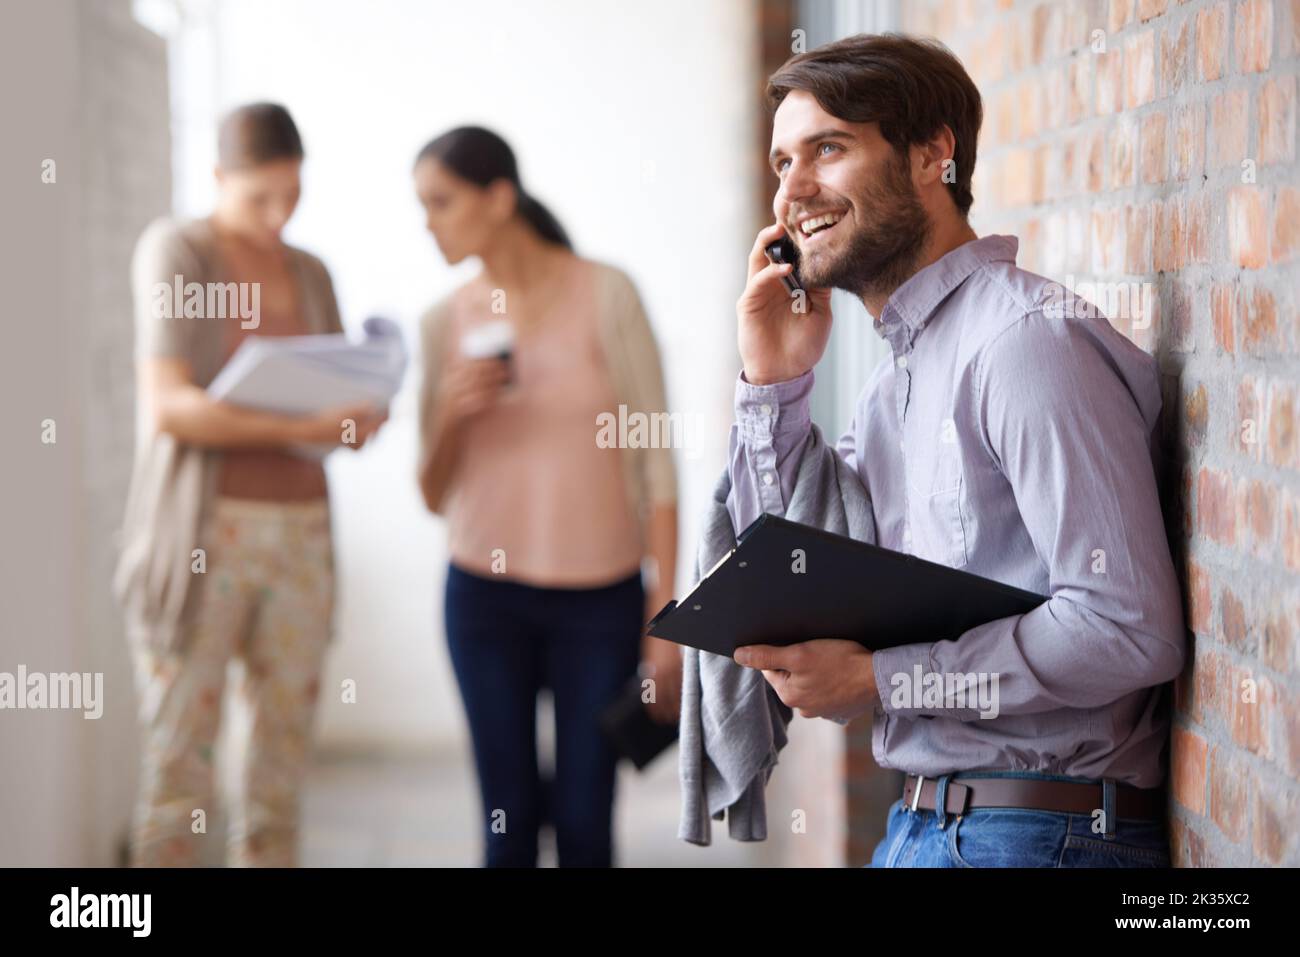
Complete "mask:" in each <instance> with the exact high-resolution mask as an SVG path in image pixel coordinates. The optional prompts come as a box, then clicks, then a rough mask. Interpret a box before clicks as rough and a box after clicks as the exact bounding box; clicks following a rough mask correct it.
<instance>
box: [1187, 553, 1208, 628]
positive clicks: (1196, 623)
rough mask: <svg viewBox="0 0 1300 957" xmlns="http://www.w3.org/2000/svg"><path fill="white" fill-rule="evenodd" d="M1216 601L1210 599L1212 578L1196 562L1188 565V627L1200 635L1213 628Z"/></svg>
mask: <svg viewBox="0 0 1300 957" xmlns="http://www.w3.org/2000/svg"><path fill="white" fill-rule="evenodd" d="M1213 618H1214V600H1213V599H1212V598H1211V597H1210V576H1209V574H1208V573H1207V572H1206V571H1205V568H1204V567H1203V566H1201V565H1199V564H1197V563H1196V562H1188V564H1187V625H1188V627H1190V628H1191V629H1192V631H1193V632H1195V633H1196V634H1198V635H1208V634H1209V633H1210V631H1211V629H1212V627H1213Z"/></svg>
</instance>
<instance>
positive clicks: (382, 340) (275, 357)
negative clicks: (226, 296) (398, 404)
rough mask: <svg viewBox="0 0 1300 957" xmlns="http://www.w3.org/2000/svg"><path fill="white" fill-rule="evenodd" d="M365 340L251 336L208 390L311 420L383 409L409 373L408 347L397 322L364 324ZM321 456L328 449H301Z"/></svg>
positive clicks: (380, 320)
mask: <svg viewBox="0 0 1300 957" xmlns="http://www.w3.org/2000/svg"><path fill="white" fill-rule="evenodd" d="M363 329H364V330H365V338H364V339H363V340H362V341H360V342H350V341H348V338H347V336H345V335H343V334H341V333H339V334H335V335H323V336H249V337H248V338H247V339H245V340H244V342H243V343H242V344H241V345H240V346H239V348H238V349H236V350H235V354H234V355H233V356H231V357H230V361H229V362H227V363H226V365H225V366H224V367H223V368H222V370H221V371H220V372H218V373H217V376H216V378H214V379H213V380H212V384H211V385H209V386H208V395H210V396H211V397H212V398H214V399H220V400H221V401H223V402H230V403H233V404H235V405H242V406H245V407H247V408H250V409H260V410H262V411H265V412H279V413H281V414H284V415H311V414H313V413H316V412H320V411H323V410H325V409H329V408H333V407H336V406H341V405H351V404H354V403H371V404H373V405H374V406H375V407H377V408H380V407H383V406H386V405H388V403H389V401H391V399H392V398H393V396H394V395H396V394H397V390H398V388H399V387H400V386H401V384H402V376H403V374H404V373H405V372H406V362H407V356H406V346H405V344H404V343H403V342H402V333H401V330H400V329H399V328H398V326H397V324H396V323H395V322H392V321H391V320H388V319H383V318H380V317H378V316H376V317H372V318H370V319H367V320H366V321H365V323H364V324H363ZM299 451H301V452H303V453H304V454H307V455H312V456H319V455H322V454H324V452H325V451H328V449H312V450H308V449H301V450H299Z"/></svg>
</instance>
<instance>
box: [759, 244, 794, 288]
mask: <svg viewBox="0 0 1300 957" xmlns="http://www.w3.org/2000/svg"><path fill="white" fill-rule="evenodd" d="M763 252H765V253H767V258H768V259H769V260H771V261H772V262H774V263H790V264H792V265H793V266H794V268H793V269H791V270H790V271H789V272H788V273H786V274H785V275H784V276H782V277H781V282H782V283H783V284H784V285H785V288H786V291H787V292H788V293H790V295H792V296H793V295H794V294H795V293H797V292H798V291H799V290H800V289H802V288H803V282H802V280H801V279H800V278H799V247H798V246H796V245H795V244H794V240H793V239H791V238H790V237H789V236H782V237H781V238H780V239H778V240H777V241H776V242H774V243H771V244H769V245H768V246H766V247H764V249H763Z"/></svg>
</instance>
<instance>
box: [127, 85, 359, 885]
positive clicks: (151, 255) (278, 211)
mask: <svg viewBox="0 0 1300 957" xmlns="http://www.w3.org/2000/svg"><path fill="white" fill-rule="evenodd" d="M218 140H219V143H218V148H219V157H218V166H217V171H216V175H217V183H218V193H219V198H218V201H217V207H216V209H215V211H214V212H213V213H212V214H211V215H210V216H208V217H206V218H204V219H198V220H192V221H187V222H177V221H172V220H160V221H158V222H155V223H154V224H152V225H151V226H150V227H149V228H148V229H147V230H146V231H145V233H144V235H143V236H141V238H140V241H139V243H138V245H137V248H136V253H135V259H134V261H133V264H132V283H133V290H134V294H135V299H136V357H137V379H138V413H139V414H138V417H137V450H136V461H135V468H134V472H133V475H132V481H131V491H130V497H129V500H128V503H127V512H126V518H125V522H124V528H123V554H122V559H121V564H120V566H119V568H118V573H117V579H116V582H115V584H116V588H117V592H118V595H119V597H120V599H121V600H122V602H123V604H124V607H125V609H126V611H127V619H128V634H129V637H130V642H131V647H132V652H133V654H134V657H135V665H136V675H137V679H136V680H137V686H138V689H139V693H140V697H141V721H142V725H143V729H142V733H143V742H142V744H143V772H142V780H141V790H140V797H139V804H138V807H137V813H136V820H135V826H134V835H133V842H132V844H133V847H132V858H133V862H134V863H136V864H141V865H154V866H157V865H189V864H195V863H197V862H198V855H199V848H200V844H199V842H200V840H201V839H202V834H203V833H204V831H205V830H206V825H207V820H208V815H209V814H210V813H211V811H212V809H213V806H214V804H213V793H214V792H213V754H214V746H215V744H216V737H217V729H218V726H219V723H220V707H221V701H222V694H223V691H224V689H225V683H226V670H227V665H228V664H229V663H230V661H231V659H233V658H236V657H239V658H242V659H243V662H244V666H245V667H244V672H245V681H244V685H243V688H242V689H241V690H242V691H243V695H242V696H241V700H242V701H243V702H245V703H246V706H247V707H248V709H249V711H250V715H249V720H248V722H247V726H248V727H249V729H250V731H249V737H248V740H247V741H246V742H243V745H244V750H245V754H244V755H243V762H242V767H243V772H244V775H245V779H244V781H243V787H242V789H241V792H240V795H239V799H238V800H237V801H236V803H235V807H234V808H233V809H232V811H233V813H232V815H231V816H232V827H231V833H230V859H229V862H230V863H232V864H239V865H275V866H285V865H292V864H294V863H295V861H296V850H297V808H298V795H299V785H300V782H301V780H302V776H303V772H304V770H305V768H306V758H307V753H308V746H309V743H310V733H311V721H312V716H313V712H314V706H315V701H316V697H317V692H318V681H319V676H320V672H321V666H322V659H323V656H324V652H325V649H326V647H327V644H328V642H329V639H330V635H331V616H332V608H333V595H334V574H333V554H332V550H331V542H330V522H329V505H328V498H327V495H326V485H325V472H324V470H323V468H322V466H321V463H320V462H319V461H318V460H315V459H312V458H306V457H301V456H299V455H295V454H293V453H292V452H291V451H289V450H290V449H291V448H293V447H298V446H321V445H324V444H329V445H340V444H347V445H350V446H351V447H353V448H357V447H359V446H361V445H362V444H364V443H365V441H366V439H367V438H368V437H369V436H370V435H371V434H372V433H373V432H374V430H375V429H376V428H378V426H379V424H380V422H382V420H383V412H382V411H377V410H374V409H372V408H370V407H368V406H360V407H355V408H334V409H329V410H326V411H324V412H321V413H319V414H316V415H309V416H301V417H291V416H286V415H280V414H273V413H268V412H262V411H255V410H252V409H248V408H243V407H240V406H235V405H231V404H228V403H225V402H220V401H215V400H213V399H212V398H210V397H209V395H208V394H207V392H206V391H205V390H206V387H207V386H208V384H209V383H210V382H211V381H212V380H213V378H214V377H215V376H216V374H217V372H218V371H219V370H220V369H221V367H222V365H223V364H224V363H225V362H226V361H227V360H228V359H229V358H230V356H231V355H232V353H234V351H235V350H236V349H237V348H238V347H239V345H240V343H241V342H242V341H243V340H244V338H245V337H246V336H248V335H252V334H256V335H263V336H283V335H307V334H325V333H337V332H341V331H342V327H341V323H340V320H339V311H338V304H337V303H336V302H335V298H334V291H333V287H332V285H331V283H330V277H329V274H328V272H327V271H326V269H325V267H324V265H323V264H322V263H321V261H320V260H319V259H317V258H316V257H315V256H312V255H311V254H310V253H307V252H304V251H303V250H300V249H296V248H294V247H292V246H289V245H287V244H285V243H284V242H283V240H282V239H281V236H280V233H281V230H282V229H283V228H284V226H285V223H286V222H287V221H288V219H289V217H290V215H292V213H293V211H294V208H295V206H296V205H297V203H298V194H299V168H300V166H301V164H302V158H303V148H302V142H301V140H300V138H299V135H298V131H297V129H296V127H295V126H294V123H293V120H292V119H291V118H290V116H289V114H288V113H287V112H286V111H285V110H284V108H283V107H280V106H276V105H274V104H254V105H251V106H245V107H242V108H240V109H237V110H235V111H234V112H233V113H231V114H230V115H229V116H228V117H227V118H226V119H225V120H224V121H223V123H222V125H221V128H220V132H219V137H218ZM169 291H170V293H171V294H170V295H169ZM182 295H183V300H182V299H181V297H182ZM250 306H251V308H250Z"/></svg>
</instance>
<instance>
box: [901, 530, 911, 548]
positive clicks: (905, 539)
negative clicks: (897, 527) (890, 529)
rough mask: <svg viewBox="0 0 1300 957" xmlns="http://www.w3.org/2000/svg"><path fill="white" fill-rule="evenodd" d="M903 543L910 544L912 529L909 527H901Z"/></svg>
mask: <svg viewBox="0 0 1300 957" xmlns="http://www.w3.org/2000/svg"><path fill="white" fill-rule="evenodd" d="M903 544H904V545H911V544H912V530H911V529H910V528H905V529H903Z"/></svg>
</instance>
